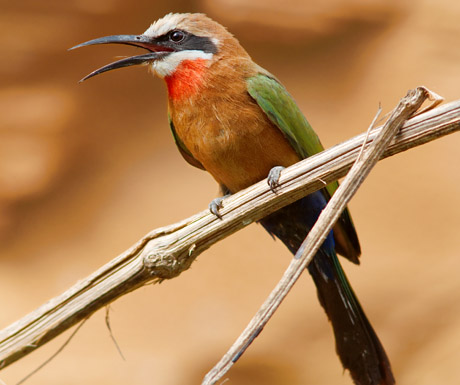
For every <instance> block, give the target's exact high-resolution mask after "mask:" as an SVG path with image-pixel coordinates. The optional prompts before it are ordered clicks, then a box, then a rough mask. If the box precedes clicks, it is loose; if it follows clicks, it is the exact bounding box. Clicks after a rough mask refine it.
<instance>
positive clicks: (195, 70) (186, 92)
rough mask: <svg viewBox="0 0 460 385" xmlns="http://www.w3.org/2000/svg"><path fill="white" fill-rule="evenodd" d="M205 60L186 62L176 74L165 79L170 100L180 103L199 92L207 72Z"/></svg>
mask: <svg viewBox="0 0 460 385" xmlns="http://www.w3.org/2000/svg"><path fill="white" fill-rule="evenodd" d="M206 68H207V66H206V61H205V60H204V59H195V60H184V61H183V62H182V63H180V64H179V65H178V66H177V68H176V70H175V71H174V73H173V74H172V75H170V76H166V77H165V81H166V85H167V86H168V93H169V98H170V99H172V100H173V101H178V100H181V99H183V98H187V97H190V96H192V95H194V94H195V93H197V92H198V90H199V88H200V85H201V84H202V81H203V75H204V72H205V70H206Z"/></svg>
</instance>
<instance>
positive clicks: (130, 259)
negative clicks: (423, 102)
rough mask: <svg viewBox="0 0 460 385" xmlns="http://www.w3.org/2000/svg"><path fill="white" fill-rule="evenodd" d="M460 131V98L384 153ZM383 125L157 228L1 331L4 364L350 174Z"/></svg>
mask: <svg viewBox="0 0 460 385" xmlns="http://www.w3.org/2000/svg"><path fill="white" fill-rule="evenodd" d="M459 129H460V101H455V102H452V103H449V104H446V105H444V106H441V107H439V108H436V109H433V110H431V111H429V112H426V113H423V114H421V115H418V116H416V117H414V118H412V119H410V120H409V121H407V122H406V124H405V125H404V126H403V127H402V129H401V131H400V133H399V134H398V135H397V136H396V137H395V139H394V141H393V142H392V144H391V145H390V146H389V147H388V148H387V150H386V151H385V153H384V155H383V156H384V157H388V156H391V155H394V154H396V153H399V152H402V151H405V150H408V149H410V148H412V147H415V146H418V145H421V144H424V143H426V142H429V141H431V140H434V139H437V138H439V137H442V136H445V135H447V134H450V133H453V132H455V131H458V130H459ZM380 130H381V128H376V129H375V130H373V131H372V132H371V133H370V135H369V136H366V134H362V135H359V136H357V137H355V138H353V139H350V140H348V141H346V142H343V143H341V144H339V145H337V146H334V147H333V148H330V149H328V150H326V151H323V152H322V153H320V154H317V155H315V156H312V157H310V158H308V159H305V160H303V161H301V162H299V163H297V164H295V165H293V166H291V167H289V168H288V169H286V170H285V171H283V173H282V176H281V180H280V184H281V185H280V187H279V189H277V193H276V194H273V192H271V190H270V188H269V187H268V185H267V183H266V181H261V182H259V183H257V184H255V185H253V186H251V187H249V188H248V189H245V190H244V191H241V192H239V193H237V194H235V195H233V196H231V197H229V198H227V199H225V200H224V201H223V204H224V207H223V208H222V209H221V211H220V212H221V214H222V216H223V220H220V219H217V218H216V217H215V216H213V215H212V214H210V213H209V212H208V211H207V210H206V211H203V212H201V213H198V214H196V215H194V216H192V217H190V218H188V219H185V220H183V221H181V222H178V223H176V224H173V225H170V226H166V227H163V228H159V229H156V230H154V231H152V232H150V233H149V234H147V235H146V236H145V237H144V238H142V239H141V240H140V241H138V242H137V243H136V244H135V245H134V246H132V247H131V248H130V249H128V250H127V251H125V252H124V253H122V254H121V255H119V256H118V257H116V258H115V259H113V260H112V261H111V262H109V263H108V264H106V265H104V266H103V267H101V268H100V269H99V270H97V271H96V272H94V273H93V274H91V275H90V276H89V277H87V278H85V279H83V280H82V281H80V282H78V283H76V284H75V285H74V286H72V287H71V288H70V289H69V290H67V291H66V292H65V293H63V294H61V295H60V296H58V297H55V298H53V299H51V300H50V301H48V302H47V303H45V304H44V305H42V306H41V307H39V308H38V309H36V310H35V311H33V312H32V313H30V314H28V315H26V316H25V317H24V318H22V319H20V320H18V321H17V322H15V323H13V324H12V325H10V326H8V327H7V328H5V329H4V330H2V331H1V332H0V369H1V368H4V367H6V366H8V365H10V364H11V363H13V362H15V361H16V360H18V359H20V358H22V357H23V356H25V355H27V354H29V353H30V352H32V351H34V350H35V349H37V348H38V347H40V346H42V345H43V344H45V343H46V342H48V341H50V340H51V339H53V338H54V337H56V336H58V335H59V334H61V333H62V332H64V331H65V330H67V329H68V328H70V327H71V326H73V325H75V324H76V323H78V322H79V321H81V320H83V319H86V318H88V317H89V316H90V315H91V314H93V313H94V312H95V311H97V310H98V309H100V308H102V307H104V306H106V305H107V304H109V303H110V302H112V301H114V300H115V299H117V298H118V297H120V296H122V295H124V294H127V293H129V292H131V291H133V290H135V289H137V288H139V287H141V286H143V285H145V284H147V283H151V282H159V281H162V280H164V279H171V278H174V277H176V276H178V275H179V274H180V273H182V272H183V271H184V270H187V269H188V268H189V267H190V265H191V264H192V262H193V261H194V260H195V259H196V257H197V256H198V255H199V254H200V253H201V252H203V251H204V250H206V249H207V248H209V247H210V246H212V245H213V244H214V243H216V242H218V241H219V240H221V239H223V238H225V237H227V236H229V235H231V234H233V233H234V232H236V231H238V230H240V229H242V228H243V227H245V226H247V225H249V224H250V223H252V222H254V221H257V220H259V219H261V218H263V217H264V216H266V215H268V214H270V213H272V212H274V211H276V210H277V209H279V208H281V207H283V206H286V205H287V204H289V203H292V202H294V201H296V200H298V199H300V198H302V197H303V196H305V195H307V194H309V193H312V192H314V191H316V190H319V189H320V188H322V187H324V183H329V182H332V181H334V180H337V179H338V178H340V177H342V176H344V175H345V174H346V173H347V172H348V170H349V169H350V167H351V165H352V164H353V162H354V161H355V160H356V158H357V157H358V153H359V152H360V148H361V146H362V145H363V143H364V142H365V143H366V144H365V147H366V148H367V147H368V146H369V145H370V143H371V142H372V141H373V139H374V138H375V137H376V136H377V134H378V133H379V131H380Z"/></svg>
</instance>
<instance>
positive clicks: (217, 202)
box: [209, 197, 225, 219]
mask: <svg viewBox="0 0 460 385" xmlns="http://www.w3.org/2000/svg"><path fill="white" fill-rule="evenodd" d="M224 198H225V197H218V198H215V199H213V200H212V201H211V203H210V204H209V211H211V214H214V215H215V216H216V217H217V218H219V219H222V215H220V212H219V210H220V209H221V208H222V207H223V205H222V201H223V200H224Z"/></svg>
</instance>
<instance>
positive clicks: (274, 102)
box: [247, 69, 361, 263]
mask: <svg viewBox="0 0 460 385" xmlns="http://www.w3.org/2000/svg"><path fill="white" fill-rule="evenodd" d="M247 85H248V92H249V94H250V95H251V97H252V98H253V99H254V100H255V101H256V102H257V104H258V105H259V106H260V108H261V109H262V110H263V111H264V112H265V114H266V115H267V116H268V118H269V119H270V121H271V122H272V123H273V124H274V125H276V126H277V127H278V128H279V129H280V130H281V131H282V132H283V134H284V135H285V136H286V138H287V140H288V141H289V143H290V144H291V146H292V147H293V148H294V150H295V151H296V152H297V154H298V155H299V156H301V157H302V158H308V157H309V156H311V155H314V154H317V153H319V152H321V151H323V150H324V148H323V146H322V144H321V142H320V140H319V138H318V135H316V133H315V131H314V130H313V128H312V127H311V126H310V124H309V123H308V121H307V119H306V118H305V116H304V115H303V114H302V112H301V111H300V109H299V107H298V106H297V104H296V102H295V101H294V99H293V98H292V96H291V95H290V94H289V93H288V92H287V90H286V89H285V88H284V87H283V85H282V84H281V83H279V82H278V81H277V80H276V79H275V78H274V77H273V76H272V75H270V74H269V73H267V72H264V70H262V69H261V73H259V74H257V75H255V76H252V77H249V78H248V79H247ZM338 186H339V184H338V182H333V183H330V184H328V185H327V186H326V187H325V188H324V189H323V190H322V191H323V193H324V194H325V195H326V197H327V198H328V199H330V197H331V196H332V195H333V194H334V192H335V190H337V188H338ZM334 235H335V238H336V248H337V252H338V253H339V254H342V255H344V256H345V257H347V258H348V259H350V260H351V261H353V262H355V263H358V257H359V255H360V254H361V248H360V245H359V241H358V236H357V234H356V230H355V227H354V225H353V221H352V219H351V216H350V213H349V211H348V209H345V211H344V212H343V213H342V215H341V217H340V219H339V221H338V222H337V224H336V225H335V227H334Z"/></svg>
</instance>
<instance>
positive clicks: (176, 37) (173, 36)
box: [169, 31, 185, 43]
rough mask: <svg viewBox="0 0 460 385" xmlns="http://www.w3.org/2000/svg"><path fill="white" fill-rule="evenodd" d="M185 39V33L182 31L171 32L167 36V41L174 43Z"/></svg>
mask: <svg viewBox="0 0 460 385" xmlns="http://www.w3.org/2000/svg"><path fill="white" fill-rule="evenodd" d="M184 38H185V33H184V32H182V31H172V32H171V33H170V34H169V39H170V40H171V41H173V42H174V43H179V42H181V41H182V40H184Z"/></svg>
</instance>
